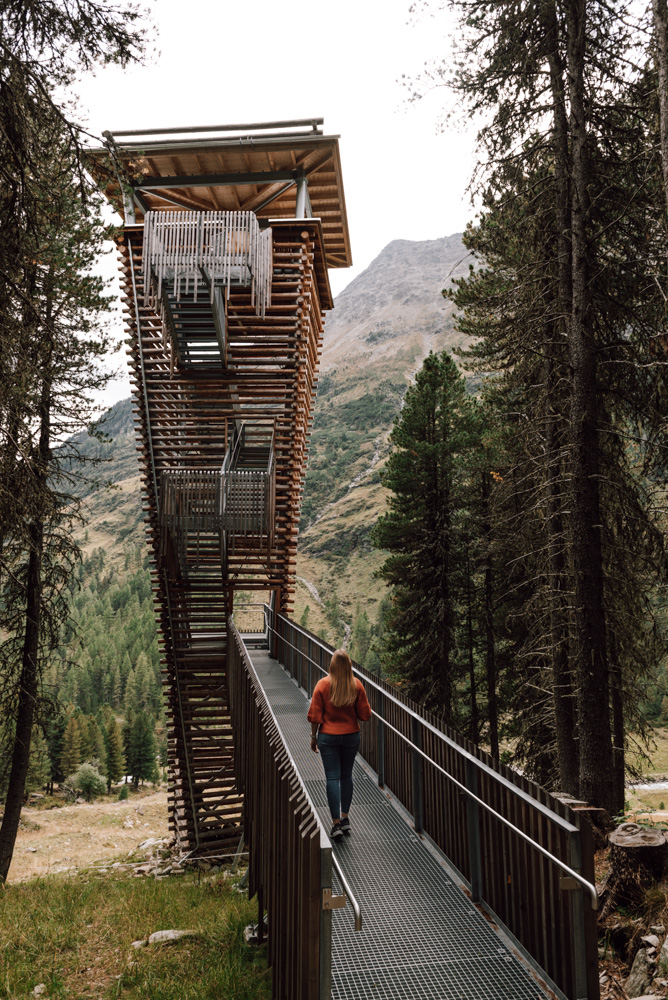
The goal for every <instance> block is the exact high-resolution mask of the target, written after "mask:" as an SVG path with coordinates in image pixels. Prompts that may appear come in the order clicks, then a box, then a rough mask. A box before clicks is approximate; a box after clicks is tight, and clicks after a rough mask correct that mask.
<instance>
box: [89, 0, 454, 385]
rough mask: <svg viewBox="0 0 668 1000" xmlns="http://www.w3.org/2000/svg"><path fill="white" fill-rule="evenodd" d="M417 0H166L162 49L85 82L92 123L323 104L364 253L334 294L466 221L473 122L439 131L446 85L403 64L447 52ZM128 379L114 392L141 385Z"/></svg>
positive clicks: (208, 117)
mask: <svg viewBox="0 0 668 1000" xmlns="http://www.w3.org/2000/svg"><path fill="white" fill-rule="evenodd" d="M409 5H410V4H409V0H334V2H332V0H328V2H324V0H310V2H308V3H303V4H290V5H288V4H280V3H276V2H269V0H244V2H237V3H234V4H233V3H230V2H229V0H154V2H153V3H151V4H150V7H149V10H150V12H151V16H152V21H153V24H154V26H155V27H156V28H157V33H156V34H155V38H154V39H153V41H154V45H155V48H156V49H157V52H156V53H155V54H154V55H153V56H152V57H151V58H150V60H149V61H148V63H147V64H146V65H145V66H137V67H133V68H131V69H126V70H120V69H118V68H117V67H113V66H112V67H108V68H105V69H103V70H101V71H99V72H98V74H97V75H96V76H95V77H92V78H91V77H86V78H84V79H82V80H81V81H80V84H79V87H78V90H79V94H80V99H81V105H82V109H83V111H84V112H85V113H86V115H87V123H88V126H89V128H90V129H91V131H93V132H95V133H97V134H99V133H101V132H102V131H104V130H105V129H111V130H112V131H114V130H116V129H135V128H159V127H174V126H186V125H217V124H228V123H230V124H233V123H237V122H238V123H242V122H248V123H250V122H262V121H272V120H280V119H291V118H310V117H324V119H325V122H324V131H325V134H327V135H339V136H340V137H341V139H340V147H341V161H342V168H343V183H344V188H345V195H346V205H347V211H348V223H349V227H350V238H351V244H352V253H353V261H354V266H353V267H352V268H351V269H348V270H338V271H330V280H331V282H332V288H333V291H334V293H335V294H337V293H338V292H340V291H341V290H342V289H343V288H344V287H345V286H346V285H347V284H348V282H349V281H350V280H351V279H352V278H353V277H354V276H355V275H356V274H359V272H360V271H362V270H364V268H366V267H368V265H369V264H370V263H371V261H372V260H373V258H374V257H376V256H377V254H378V253H379V252H380V251H381V250H382V249H383V247H384V246H386V245H387V243H389V242H390V241H391V240H394V239H408V240H427V239H436V238H438V237H440V236H448V235H450V234H451V233H455V232H459V231H461V230H462V229H463V228H464V226H465V225H466V222H467V220H468V219H469V218H470V217H471V214H472V209H471V206H470V204H469V200H468V195H467V194H466V186H467V184H468V181H469V178H470V175H471V171H472V166H473V130H472V129H471V130H468V131H455V130H452V129H451V130H448V131H447V132H438V131H437V125H436V123H437V120H438V118H439V116H440V114H441V113H442V112H443V110H444V109H445V107H446V106H447V102H448V100H449V97H448V95H447V93H445V92H444V91H438V90H437V91H434V92H432V93H431V94H429V95H428V96H427V97H426V98H425V99H424V100H422V101H420V102H418V103H417V104H415V103H413V104H407V102H406V96H407V91H406V90H405V88H404V87H402V85H401V82H400V78H401V76H402V74H405V75H406V76H407V77H409V78H410V77H414V76H415V75H416V74H417V73H418V72H419V70H420V68H421V66H422V65H423V64H424V63H425V61H427V60H429V59H432V58H438V57H443V58H447V56H448V52H449V46H450V39H449V37H448V34H449V27H450V26H449V24H448V20H447V19H446V17H445V16H444V15H439V16H438V17H437V18H425V19H422V20H421V21H419V22H418V23H409V21H410V15H409V10H408V8H409ZM128 391H129V389H128V385H127V383H126V382H125V380H123V381H121V382H120V383H119V384H117V385H116V386H115V387H114V388H113V390H111V391H110V392H109V393H108V394H107V396H106V400H107V401H108V402H113V401H115V400H116V399H120V398H123V397H124V396H126V395H127V394H128Z"/></svg>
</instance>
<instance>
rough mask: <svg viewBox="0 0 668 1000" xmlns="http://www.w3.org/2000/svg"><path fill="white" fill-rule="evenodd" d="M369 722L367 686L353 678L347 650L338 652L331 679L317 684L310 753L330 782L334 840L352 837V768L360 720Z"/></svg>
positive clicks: (328, 787)
mask: <svg viewBox="0 0 668 1000" xmlns="http://www.w3.org/2000/svg"><path fill="white" fill-rule="evenodd" d="M370 718H371V708H370V706H369V702H368V701H367V697H366V691H365V690H364V685H363V684H362V682H361V681H360V680H357V679H356V678H355V677H354V676H353V666H352V663H351V662H350V657H349V656H348V654H347V653H346V651H345V649H337V650H335V652H334V653H333V654H332V662H331V663H330V665H329V676H328V677H322V678H321V679H320V680H319V681H318V683H317V684H316V686H315V690H314V692H313V698H312V699H311V707H310V708H309V710H308V720H309V722H310V723H311V750H312V751H313V753H318V751H320V756H321V758H322V766H323V767H324V769H325V778H326V779H327V803H328V805H329V811H330V812H331V814H332V829H331V831H330V834H329V836H330V838H332V839H333V840H336V839H338V838H339V837H342V836H343V834H344V833H350V820H349V818H348V810H349V809H350V803H351V802H352V798H353V764H354V763H355V755H356V754H357V751H358V749H359V745H360V727H359V721H358V720H361V721H362V722H368V720H369V719H370ZM318 730H320V731H319V732H318Z"/></svg>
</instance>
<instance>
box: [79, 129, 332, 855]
mask: <svg viewBox="0 0 668 1000" xmlns="http://www.w3.org/2000/svg"><path fill="white" fill-rule="evenodd" d="M321 125H322V119H312V120H308V121H289V122H274V123H269V124H261V125H240V126H227V125H226V126H217V127H215V128H206V129H199V128H186V129H180V130H177V129H154V130H147V131H143V132H115V133H106V134H105V137H106V139H107V146H106V147H105V148H101V149H96V150H92V151H91V162H92V165H93V171H94V173H95V175H96V177H97V179H98V181H99V183H100V184H101V186H102V187H103V189H104V191H105V193H106V196H107V197H108V198H109V200H110V201H111V202H112V204H113V205H114V206H115V207H116V208H117V209H118V211H119V212H121V214H122V215H123V216H124V219H125V225H124V228H123V231H122V232H121V234H120V235H119V237H118V249H119V254H120V268H121V282H122V288H123V299H124V304H125V309H126V313H127V328H128V333H129V337H130V356H131V365H132V370H133V381H134V390H133V394H134V400H135V404H136V424H137V428H138V434H139V452H140V457H141V463H142V467H143V477H142V478H143V495H144V501H145V508H144V510H145V515H146V522H147V534H148V544H149V546H150V551H151V557H152V562H153V581H154V594H155V602H156V612H157V616H158V625H159V631H160V635H161V641H162V646H163V654H164V685H165V693H166V698H167V713H168V725H169V737H170V738H169V748H170V753H169V766H170V775H171V792H170V818H171V824H172V827H173V830H174V833H175V835H176V837H177V839H178V841H179V842H180V844H181V846H182V847H183V848H184V849H186V850H190V851H198V852H202V853H206V852H209V853H210V852H214V851H222V850H227V849H230V848H231V847H234V846H236V843H237V841H238V839H239V825H240V800H239V794H238V792H237V789H236V784H235V776H234V771H233V745H232V744H233V733H232V730H231V727H230V718H229V708H228V698H227V683H226V653H227V648H226V633H227V617H228V614H229V613H230V612H231V611H232V609H233V607H234V597H235V593H236V592H240V591H243V592H249V591H260V592H263V593H264V595H267V594H270V595H271V603H272V604H273V605H274V607H275V608H276V610H278V611H281V612H289V611H290V610H291V606H292V599H293V598H292V595H293V592H294V573H295V558H296V552H297V534H298V526H299V511H300V503H301V495H302V489H303V483H304V472H305V463H306V458H307V452H308V445H309V436H310V431H311V422H312V415H313V404H314V400H315V393H316V385H317V378H318V362H319V356H320V352H321V346H322V333H323V319H324V316H323V313H324V311H325V310H327V309H331V308H332V295H331V290H330V286H329V279H328V268H330V267H348V266H350V264H351V262H352V261H351V255H350V243H349V237H348V227H347V220H346V211H345V201H344V195H343V185H342V179H341V165H340V160H339V146H338V137H337V136H326V135H324V134H323V132H322V130H321Z"/></svg>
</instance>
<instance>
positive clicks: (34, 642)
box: [0, 301, 52, 883]
mask: <svg viewBox="0 0 668 1000" xmlns="http://www.w3.org/2000/svg"><path fill="white" fill-rule="evenodd" d="M50 322H51V310H50V303H49V302H48V301H47V310H46V323H47V328H48V326H50ZM51 362H52V359H51V348H49V349H48V350H47V357H46V358H45V361H44V371H45V375H44V377H43V381H42V390H41V396H40V411H39V419H40V434H39V444H38V449H37V455H36V461H35V463H34V465H35V471H34V480H35V486H34V491H35V492H34V496H35V515H34V517H33V520H32V523H31V524H30V527H29V529H28V544H29V552H28V574H27V579H26V624H25V633H24V637H23V653H22V658H21V673H20V677H19V699H18V708H17V713H16V730H15V734H14V747H13V750H12V764H11V770H10V773H9V782H8V785H7V795H6V799H5V812H4V816H3V818H2V825H1V826H0V883H4V882H6V880H7V875H8V873H9V866H10V864H11V861H12V856H13V854H14V845H15V844H16V835H17V833H18V829H19V821H20V819H21V807H22V805H23V800H24V797H25V785H26V778H27V775H28V767H29V764H30V741H31V737H32V727H33V722H34V719H35V705H36V702H37V695H38V693H39V665H38V658H39V641H40V632H41V624H42V559H43V555H44V515H45V507H46V502H47V501H46V496H45V493H46V490H47V483H48V474H49V461H50V457H51V449H50V445H51Z"/></svg>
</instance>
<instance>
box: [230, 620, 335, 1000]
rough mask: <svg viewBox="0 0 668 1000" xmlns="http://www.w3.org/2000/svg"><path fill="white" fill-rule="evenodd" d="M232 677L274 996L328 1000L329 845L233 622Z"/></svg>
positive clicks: (252, 882)
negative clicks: (326, 905)
mask: <svg viewBox="0 0 668 1000" xmlns="http://www.w3.org/2000/svg"><path fill="white" fill-rule="evenodd" d="M228 629H229V631H228V661H227V676H228V685H229V699H230V706H231V713H232V727H233V731H234V734H235V739H234V770H235V775H236V778H237V782H238V784H239V787H240V789H241V790H242V791H243V794H244V834H245V839H246V842H247V844H248V847H249V869H248V872H249V893H250V895H251V896H253V895H255V894H256V893H257V899H258V911H259V926H260V928H261V927H262V921H263V916H264V911H265V910H266V911H267V921H268V942H267V943H268V954H267V958H268V961H269V965H270V966H271V970H272V977H273V996H274V997H285V998H288V997H289V998H290V1000H330V996H331V934H332V924H331V920H332V914H331V910H330V909H323V901H324V898H325V893H329V896H330V898H331V895H332V845H331V843H330V841H329V838H328V837H327V835H326V833H325V831H324V830H323V828H322V826H321V824H320V821H319V819H318V817H317V814H316V811H315V807H314V805H313V802H312V801H311V799H310V797H309V794H308V792H307V791H306V788H305V786H304V785H303V783H302V781H301V779H300V777H299V775H298V773H297V769H296V767H295V765H294V762H293V760H292V757H291V756H290V752H289V751H288V749H287V747H286V746H285V744H284V742H283V740H282V738H281V734H280V731H279V727H278V725H277V722H276V718H275V716H274V713H273V711H272V709H271V706H270V705H269V704H268V702H267V700H266V698H265V695H264V692H263V689H262V686H261V684H260V683H259V681H258V678H257V675H256V673H255V670H254V668H253V664H252V662H251V659H250V657H249V656H248V653H247V651H246V647H245V646H244V643H243V641H242V638H241V635H240V634H239V631H238V630H237V628H236V626H235V625H234V622H233V621H232V620H231V619H230V622H229V626H228Z"/></svg>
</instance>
